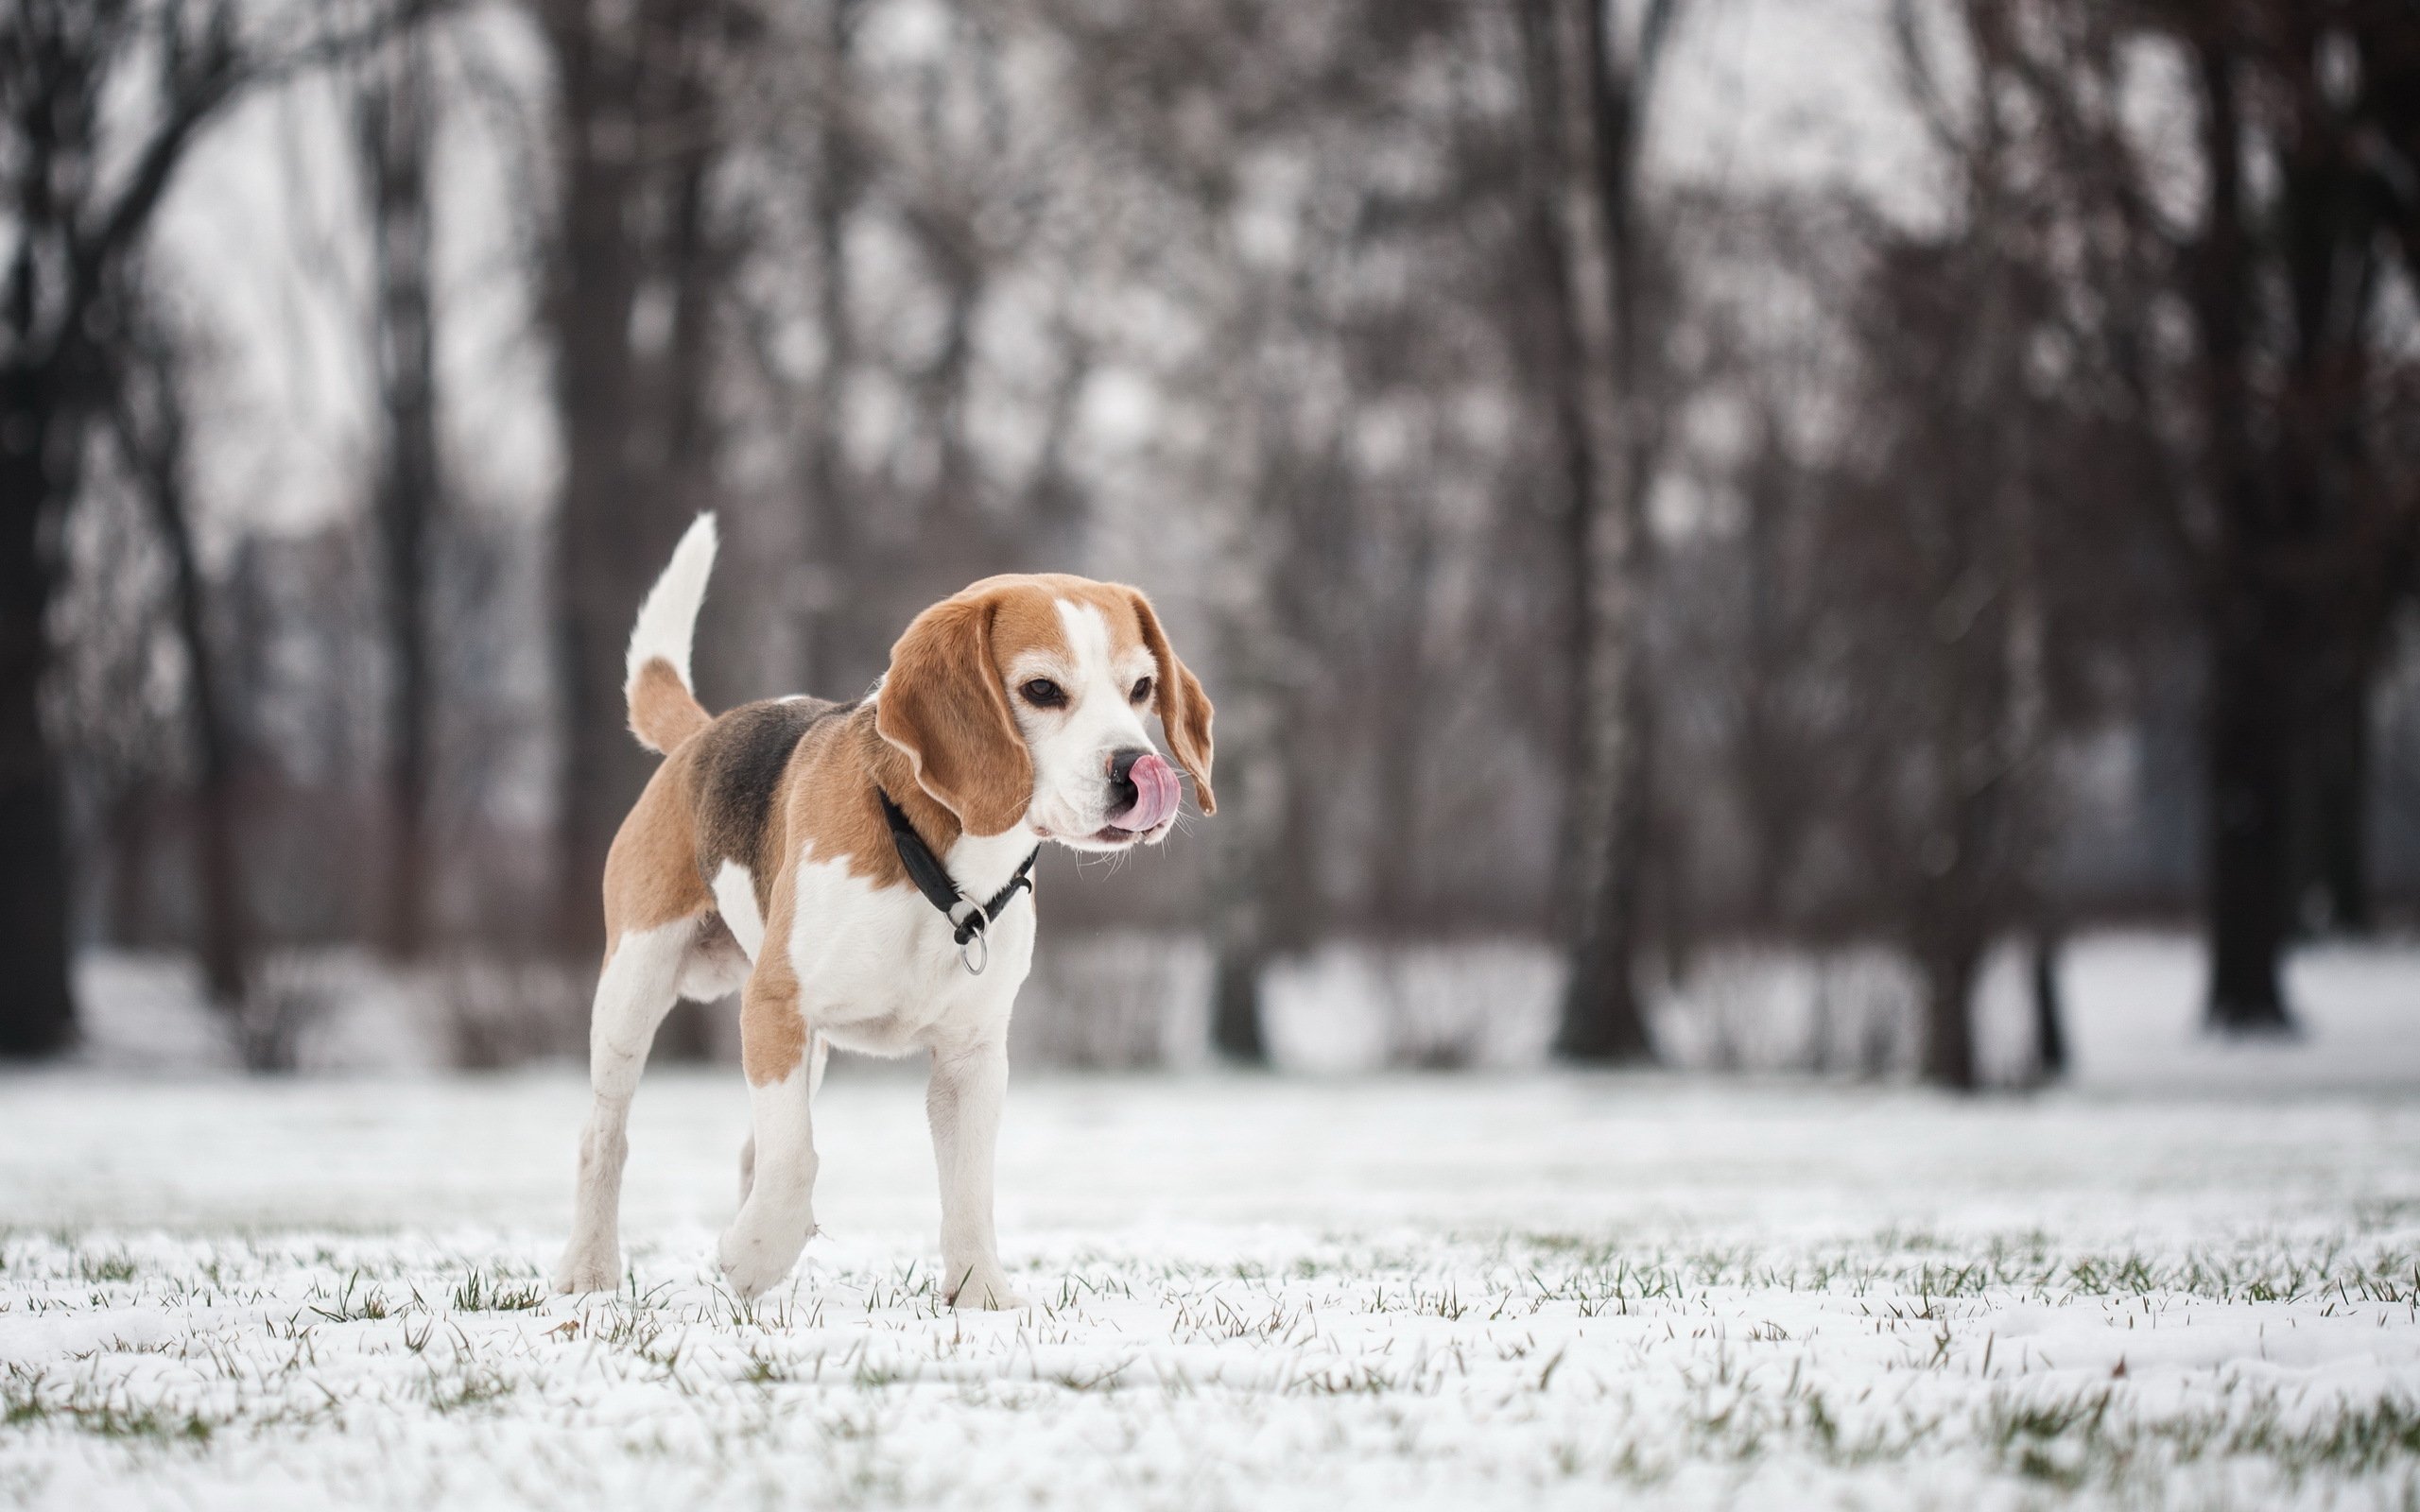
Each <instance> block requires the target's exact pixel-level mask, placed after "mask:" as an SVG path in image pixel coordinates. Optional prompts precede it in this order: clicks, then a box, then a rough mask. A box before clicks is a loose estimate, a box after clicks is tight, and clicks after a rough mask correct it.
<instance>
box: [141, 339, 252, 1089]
mask: <svg viewBox="0 0 2420 1512" xmlns="http://www.w3.org/2000/svg"><path fill="white" fill-rule="evenodd" d="M120 314H121V317H122V318H125V319H126V321H127V327H126V331H125V334H124V335H123V336H122V338H121V341H120V344H119V345H120V351H119V353H118V354H117V356H116V357H115V359H114V361H115V362H116V364H117V367H118V369H119V370H118V371H117V373H116V374H115V375H113V377H112V382H111V384H110V389H111V392H112V414H111V419H112V421H113V426H112V431H113V438H114V439H115V441H116V443H117V447H118V449H119V452H120V454H121V455H122V457H123V459H124V463H125V467H126V470H127V472H128V474H129V477H130V481H131V482H132V484H133V486H134V489H135V490H136V492H137V493H139V494H140V495H141V497H142V498H143V501H144V502H145V504H146V505H147V506H148V507H149V512H150V515H151V523H152V526H153V528H154V529H155V530H157V531H158V533H159V537H160V540H161V541H162V543H163V544H164V545H165V547H166V548H167V555H168V563H169V584H168V588H169V609H170V614H169V618H170V622H171V624H173V625H174V627H175V628H176V637H177V644H178V648H179V649H180V650H181V651H182V653H183V658H182V660H183V662H184V679H183V689H184V706H185V720H186V725H187V735H186V738H187V740H188V741H189V743H190V745H191V747H192V750H193V764H192V765H193V774H194V776H193V807H194V829H193V886H194V898H195V902H196V904H197V906H198V908H199V915H200V937H199V944H200V950H199V953H198V954H199V955H200V957H201V976H202V986H203V989H204V991H205V992H206V993H207V994H208V996H209V1000H210V1004H211V1006H212V1007H214V1008H216V1010H217V1011H218V1012H219V1013H220V1014H221V1015H223V1016H225V1017H226V1018H227V1019H228V1020H229V1021H230V1022H233V1023H235V1024H236V1025H237V1026H238V1027H239V1029H243V1028H246V1027H248V1025H247V1024H246V1021H245V1010H246V1008H247V1006H248V988H249V985H250V982H251V969H252V954H253V930H252V924H251V907H250V903H249V900H248V897H247V892H246V887H245V882H244V870H243V861H242V848H241V846H240V844H239V841H238V823H237V816H236V812H235V804H236V789H235V784H236V765H237V758H238V752H237V749H236V744H237V738H236V733H235V730H234V722H233V714H232V712H231V710H230V709H229V706H228V702H227V697H226V686H225V679H223V677H222V676H221V673H220V667H221V658H220V656H219V653H218V649H217V647H216V644H214V637H213V636H212V635H211V633H210V619H211V616H210V612H209V605H208V603H207V601H206V598H205V590H204V586H203V576H202V571H201V561H200V554H199V550H198V548H197V547H196V545H195V542H194V506H193V488H192V482H191V477H190V468H191V450H192V439H191V438H192V429H193V426H192V421H191V418H190V415H189V412H188V409H189V406H188V404H187V402H186V398H185V372H184V364H183V361H182V354H181V352H180V351H179V348H178V345H177V341H176V338H175V337H174V336H173V335H171V334H170V333H169V332H168V331H167V329H166V328H165V326H164V324H163V323H162V321H161V319H160V318H159V317H158V316H157V314H156V313H154V312H151V311H148V310H145V309H142V308H140V307H139V305H137V304H136V303H135V301H128V302H127V303H125V304H122V305H121V306H120ZM239 1039H240V1041H241V1043H242V1045H243V1046H244V1047H245V1049H246V1050H247V1052H248V1056H247V1059H248V1063H252V1062H251V1057H250V1054H249V1052H250V1051H251V1049H252V1048H253V1046H254V1040H253V1038H252V1037H251V1036H250V1035H249V1034H245V1035H240V1036H239ZM256 1069H257V1066H256Z"/></svg>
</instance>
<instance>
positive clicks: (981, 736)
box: [873, 595, 1033, 834]
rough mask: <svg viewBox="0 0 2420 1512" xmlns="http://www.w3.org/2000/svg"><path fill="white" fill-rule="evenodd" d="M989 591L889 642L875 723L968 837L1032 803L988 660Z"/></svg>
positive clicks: (1028, 762)
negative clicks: (885, 669) (987, 593)
mask: <svg viewBox="0 0 2420 1512" xmlns="http://www.w3.org/2000/svg"><path fill="white" fill-rule="evenodd" d="M998 602H999V601H998V598H997V596H996V595H987V596H984V597H978V598H953V599H947V600H944V601H943V602H942V603H939V604H936V605H934V606H933V607H932V608H931V609H928V610H925V612H923V613H922V614H919V615H917V616H916V618H915V620H914V622H913V623H911V624H910V625H909V626H908V633H907V634H905V635H903V636H901V637H900V638H899V644H896V645H894V646H892V647H891V648H890V672H889V673H887V674H886V675H885V676H884V677H883V679H882V692H881V694H880V695H879V696H878V698H877V700H876V705H875V709H874V719H873V728H874V730H876V731H877V732H878V733H880V734H881V736H882V738H883V739H885V740H887V741H889V742H890V744H892V745H893V746H896V747H899V748H900V749H901V750H903V751H905V752H907V753H908V762H909V763H910V764H911V765H913V766H914V768H915V772H916V782H917V785H919V786H921V787H922V788H924V790H925V792H927V793H930V794H931V795H932V796H933V799H934V800H935V801H936V802H939V803H940V804H941V805H942V807H944V808H946V809H948V810H949V811H950V812H951V813H953V814H955V815H957V816H958V822H959V823H960V824H962V825H964V826H965V827H966V832H967V833H969V834H998V833H1001V832H1002V831H1004V830H1007V829H1009V828H1010V827H1011V826H1012V825H1014V824H1015V823H1016V822H1017V821H1018V820H1019V819H1021V818H1023V817H1025V811H1026V808H1027V806H1028V805H1029V804H1030V803H1031V802H1032V801H1033V758H1032V757H1031V756H1029V755H1028V754H1027V752H1026V748H1025V737H1024V736H1023V735H1021V734H1019V733H1018V732H1017V725H1016V720H1015V719H1014V718H1013V717H1012V716H1011V714H1010V713H1009V698H1008V694H1007V693H1006V691H1005V690H1003V689H1002V688H1001V686H1000V674H999V671H998V669H997V668H996V667H995V666H994V665H993V662H992V618H993V614H994V611H995V610H997V608H998Z"/></svg>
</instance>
